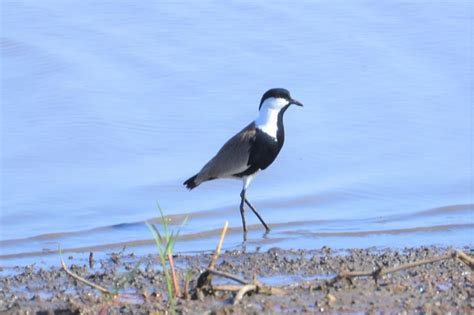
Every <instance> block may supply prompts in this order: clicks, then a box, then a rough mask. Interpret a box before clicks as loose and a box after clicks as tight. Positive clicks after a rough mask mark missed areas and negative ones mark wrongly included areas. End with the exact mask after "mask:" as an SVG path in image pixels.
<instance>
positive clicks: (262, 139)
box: [234, 107, 287, 177]
mask: <svg viewBox="0 0 474 315" xmlns="http://www.w3.org/2000/svg"><path fill="white" fill-rule="evenodd" d="M286 109H287V107H286V108H284V109H282V110H281V111H280V113H279V114H278V130H277V138H276V139H275V138H273V137H272V136H270V135H268V134H267V133H265V132H264V131H262V130H260V129H258V128H257V132H256V135H255V137H254V138H253V139H252V143H251V145H250V152H249V153H250V155H249V160H248V166H249V168H248V169H247V170H245V171H244V172H242V173H239V174H235V175H234V176H236V177H243V176H247V175H250V174H253V173H255V172H257V171H258V170H264V169H266V168H267V167H268V166H270V164H272V163H273V161H275V159H276V157H277V156H278V153H280V150H281V148H282V147H283V143H284V142H285V130H284V128H283V114H284V112H285V111H286Z"/></svg>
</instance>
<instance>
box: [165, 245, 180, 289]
mask: <svg viewBox="0 0 474 315" xmlns="http://www.w3.org/2000/svg"><path fill="white" fill-rule="evenodd" d="M168 261H169V262H170V269H171V277H172V278H173V286H174V296H175V297H176V298H179V297H180V296H181V290H180V289H179V284H178V276H177V275H176V271H175V269H174V261H173V255H172V254H171V253H168Z"/></svg>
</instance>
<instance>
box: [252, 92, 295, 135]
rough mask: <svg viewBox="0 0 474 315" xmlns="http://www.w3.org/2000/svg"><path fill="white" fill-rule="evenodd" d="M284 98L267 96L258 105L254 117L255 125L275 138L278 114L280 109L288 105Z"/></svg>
mask: <svg viewBox="0 0 474 315" xmlns="http://www.w3.org/2000/svg"><path fill="white" fill-rule="evenodd" d="M288 104H289V102H288V101H287V100H286V99H284V98H274V97H270V98H267V99H266V100H265V101H264V102H263V103H262V106H261V107H260V113H259V115H258V117H257V119H255V125H256V126H257V128H258V129H260V130H262V131H263V132H265V133H266V134H268V135H269V136H271V137H273V138H274V139H275V140H276V137H277V131H278V114H279V113H280V110H281V109H282V108H283V107H285V106H286V105H288Z"/></svg>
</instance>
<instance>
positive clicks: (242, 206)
mask: <svg viewBox="0 0 474 315" xmlns="http://www.w3.org/2000/svg"><path fill="white" fill-rule="evenodd" d="M240 197H241V198H242V199H241V201H240V216H241V217H242V227H243V229H244V238H245V234H246V233H247V224H246V223H245V208H244V203H245V189H242V192H241V193H240Z"/></svg>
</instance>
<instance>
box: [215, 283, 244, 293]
mask: <svg viewBox="0 0 474 315" xmlns="http://www.w3.org/2000/svg"><path fill="white" fill-rule="evenodd" d="M212 288H213V289H214V291H239V290H240V289H242V286H241V285H238V284H222V285H217V286H215V287H212Z"/></svg>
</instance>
